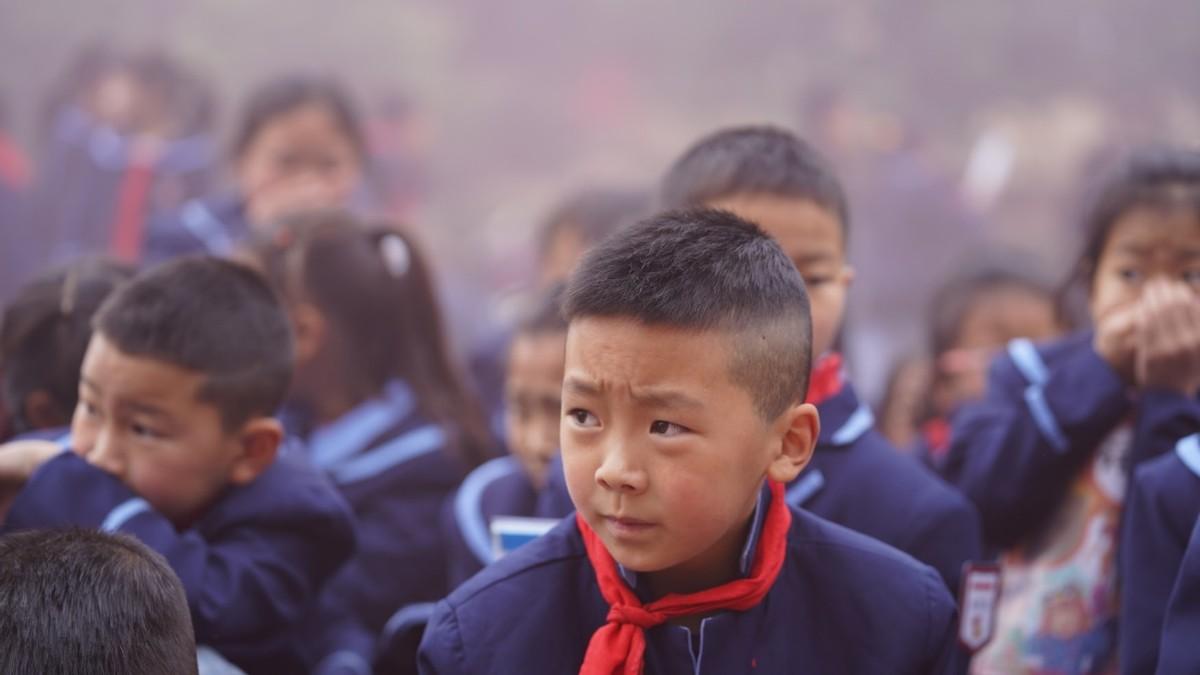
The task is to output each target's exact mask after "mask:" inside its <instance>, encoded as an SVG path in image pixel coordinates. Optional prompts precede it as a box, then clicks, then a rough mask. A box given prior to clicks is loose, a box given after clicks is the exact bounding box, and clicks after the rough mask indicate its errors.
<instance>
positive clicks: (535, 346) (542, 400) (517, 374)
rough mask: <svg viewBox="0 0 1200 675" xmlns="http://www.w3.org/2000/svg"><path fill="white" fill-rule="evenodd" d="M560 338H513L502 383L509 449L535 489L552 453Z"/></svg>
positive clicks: (560, 365) (556, 419) (559, 389)
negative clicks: (504, 378) (505, 377)
mask: <svg viewBox="0 0 1200 675" xmlns="http://www.w3.org/2000/svg"><path fill="white" fill-rule="evenodd" d="M566 339H567V336H566V333H559V332H552V333H539V334H536V335H530V334H522V335H518V336H517V338H516V339H515V340H514V341H513V343H512V347H511V348H510V350H509V353H508V377H507V379H506V380H505V383H504V398H505V403H506V405H505V418H506V419H505V422H506V424H505V427H506V430H507V431H506V433H507V436H508V438H507V440H508V448H509V450H510V451H511V452H512V453H513V455H515V456H516V457H517V459H518V460H520V462H521V466H522V468H524V469H525V473H526V474H527V475H528V476H529V479H530V481H531V482H532V483H533V484H534V486H535V487H536V488H538V489H541V488H542V486H543V485H545V484H546V471H547V469H548V468H549V466H550V461H551V460H553V459H554V456H555V455H557V454H558V426H559V421H560V419H561V418H562V380H563V349H564V343H565V342H566Z"/></svg>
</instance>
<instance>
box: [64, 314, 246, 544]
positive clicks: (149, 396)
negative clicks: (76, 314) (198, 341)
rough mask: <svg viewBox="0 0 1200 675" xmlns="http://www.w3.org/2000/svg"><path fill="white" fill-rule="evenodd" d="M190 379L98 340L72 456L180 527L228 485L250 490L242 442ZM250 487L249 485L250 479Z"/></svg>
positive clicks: (88, 363) (195, 378) (84, 381)
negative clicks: (107, 475)
mask: <svg viewBox="0 0 1200 675" xmlns="http://www.w3.org/2000/svg"><path fill="white" fill-rule="evenodd" d="M203 382H204V376H203V375H202V374H200V373H198V372H196V371H192V370H188V369H184V368H180V367H178V366H175V365H172V364H169V363H166V362H163V361H158V360H156V359H152V358H146V357H138V356H131V355H129V354H126V353H124V352H122V351H121V350H120V349H118V348H117V347H116V346H115V345H114V344H113V343H111V342H109V341H108V340H107V339H106V338H105V337H104V336H103V335H101V334H100V333H96V334H95V335H94V336H93V337H92V340H91V343H90V344H89V346H88V350H87V355H86V356H85V357H84V361H83V369H82V374H81V378H80V384H79V405H78V406H77V407H76V409H75V416H74V419H73V420H72V423H71V436H72V440H73V443H74V450H75V452H76V453H78V454H79V455H80V456H82V457H83V458H84V459H85V460H87V461H88V463H90V464H92V465H93V466H96V467H97V468H99V469H102V470H104V471H106V472H108V473H110V474H112V475H113V476H116V477H117V478H118V479H120V480H121V482H123V483H125V484H126V485H127V486H129V488H130V489H131V490H133V491H134V492H136V493H137V494H138V495H140V496H141V497H142V498H144V499H145V500H146V501H147V502H149V503H150V505H151V506H153V507H154V509H155V510H156V511H158V512H159V513H161V514H163V515H164V516H166V517H167V518H168V519H169V520H171V522H173V523H175V524H176V525H177V526H179V527H185V526H186V525H188V524H190V523H191V522H192V521H193V520H194V519H195V518H196V517H198V516H199V515H200V514H201V512H202V511H203V510H204V509H205V508H206V507H208V506H209V505H210V504H211V503H212V502H213V500H215V499H216V498H217V496H218V493H219V492H220V491H221V490H222V489H223V488H224V487H225V486H226V485H227V484H229V483H230V482H248V481H246V480H245V479H247V478H248V477H249V474H248V473H247V467H246V466H245V461H246V458H245V448H244V447H243V443H244V440H245V439H244V438H242V437H241V434H240V433H234V434H229V433H226V431H225V430H224V427H222V425H221V417H220V413H219V412H218V410H217V408H216V407H215V406H213V405H211V404H208V403H204V402H202V401H201V400H200V399H199V397H198V394H199V391H200V387H201V385H202V384H203ZM250 479H252V478H250Z"/></svg>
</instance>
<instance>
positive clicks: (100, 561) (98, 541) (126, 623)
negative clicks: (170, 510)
mask: <svg viewBox="0 0 1200 675" xmlns="http://www.w3.org/2000/svg"><path fill="white" fill-rule="evenodd" d="M197 665H198V664H197V661H196V639H195V637H194V636H193V634H192V620H191V617H190V616H189V614H188V605H187V598H186V597H185V596H184V592H183V586H181V585H180V583H179V579H178V578H177V577H176V576H175V573H174V572H172V571H171V568H170V567H169V566H168V565H167V561H165V560H163V558H162V556H160V555H158V554H157V553H155V552H154V551H151V550H149V549H148V548H146V547H145V546H143V545H142V544H141V543H139V542H138V541H137V540H136V539H134V538H133V537H130V536H128V535H121V534H117V535H113V534H104V533H102V532H95V531H92V530H42V531H35V532H19V533H16V534H11V535H8V536H6V537H0V673H38V675H72V674H74V673H89V675H164V674H165V673H172V674H175V675H189V674H191V675H194V674H195V673H196V671H197Z"/></svg>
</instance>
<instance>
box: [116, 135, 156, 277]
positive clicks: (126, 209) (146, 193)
mask: <svg viewBox="0 0 1200 675" xmlns="http://www.w3.org/2000/svg"><path fill="white" fill-rule="evenodd" d="M153 185H154V161H153V160H152V159H148V158H140V157H135V158H134V160H133V162H132V163H131V164H130V165H129V166H128V167H127V168H126V169H125V173H124V175H123V176H122V177H121V187H120V189H119V190H118V191H117V209H116V216H115V217H114V219H113V224H112V239H111V240H110V242H109V247H108V248H109V253H111V254H112V255H113V256H114V257H115V258H116V259H117V260H120V261H121V262H127V263H134V262H137V261H138V259H139V258H141V255H142V239H143V238H144V236H145V235H144V230H145V225H146V210H147V207H148V202H149V201H150V190H151V188H152V187H153Z"/></svg>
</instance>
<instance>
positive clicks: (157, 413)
mask: <svg viewBox="0 0 1200 675" xmlns="http://www.w3.org/2000/svg"><path fill="white" fill-rule="evenodd" d="M126 407H127V408H129V410H130V411H131V412H135V413H137V414H139V415H147V416H149V417H158V418H166V417H168V415H167V413H166V412H165V411H163V410H162V409H160V408H157V407H155V406H152V405H150V404H149V403H138V402H136V401H130V402H129V403H127V404H126Z"/></svg>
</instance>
